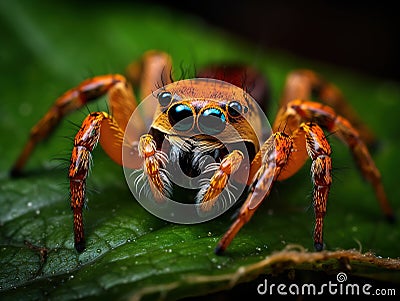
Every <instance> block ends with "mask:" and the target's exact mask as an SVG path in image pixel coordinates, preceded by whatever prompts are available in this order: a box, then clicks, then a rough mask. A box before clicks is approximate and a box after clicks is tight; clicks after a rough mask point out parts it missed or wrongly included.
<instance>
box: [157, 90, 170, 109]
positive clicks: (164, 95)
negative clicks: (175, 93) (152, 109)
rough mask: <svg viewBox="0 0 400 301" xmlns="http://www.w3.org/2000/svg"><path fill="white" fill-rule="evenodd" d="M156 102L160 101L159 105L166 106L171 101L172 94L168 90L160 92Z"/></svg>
mask: <svg viewBox="0 0 400 301" xmlns="http://www.w3.org/2000/svg"><path fill="white" fill-rule="evenodd" d="M157 98H158V102H159V103H160V106H162V107H166V106H168V105H169V104H170V103H171V101H172V94H171V93H170V92H165V91H164V92H161V93H159V94H158V95H157Z"/></svg>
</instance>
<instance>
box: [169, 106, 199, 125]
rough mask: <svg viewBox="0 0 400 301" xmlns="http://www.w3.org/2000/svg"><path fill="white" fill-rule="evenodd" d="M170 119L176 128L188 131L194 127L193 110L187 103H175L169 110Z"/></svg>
mask: <svg viewBox="0 0 400 301" xmlns="http://www.w3.org/2000/svg"><path fill="white" fill-rule="evenodd" d="M168 119H169V122H170V123H171V125H172V127H173V128H174V129H175V130H177V131H181V132H185V131H188V130H190V129H191V128H192V127H193V122H194V118H193V110H192V109H191V107H189V106H188V105H186V104H175V105H173V106H172V107H171V108H169V110H168Z"/></svg>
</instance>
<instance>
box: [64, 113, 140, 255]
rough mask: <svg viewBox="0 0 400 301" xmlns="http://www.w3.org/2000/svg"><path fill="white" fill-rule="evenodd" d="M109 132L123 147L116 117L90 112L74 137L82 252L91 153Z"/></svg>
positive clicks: (73, 181)
mask: <svg viewBox="0 0 400 301" xmlns="http://www.w3.org/2000/svg"><path fill="white" fill-rule="evenodd" d="M105 131H107V132H108V134H111V135H112V137H113V138H114V140H113V141H108V143H111V144H115V145H117V146H119V149H120V151H121V149H122V147H123V145H122V144H123V136H124V132H123V131H122V129H121V128H120V127H119V125H118V123H117V122H116V121H115V119H114V118H113V117H111V116H110V115H109V114H107V113H105V112H95V113H91V114H89V115H88V116H87V117H86V118H85V119H84V121H83V123H82V126H81V128H80V129H79V131H78V133H77V134H76V136H75V139H74V147H73V149H72V155H71V161H70V167H69V173H68V177H69V180H70V193H71V208H72V211H73V215H74V237H75V238H74V242H75V248H76V250H77V251H79V252H81V251H83V250H84V248H85V238H84V229H83V217H82V208H83V207H84V204H85V199H86V179H87V176H88V173H89V171H90V164H91V161H92V155H91V153H92V151H93V149H94V148H95V147H96V145H97V143H98V142H99V140H100V133H101V134H103V132H105ZM136 157H137V155H136ZM136 164H137V163H136Z"/></svg>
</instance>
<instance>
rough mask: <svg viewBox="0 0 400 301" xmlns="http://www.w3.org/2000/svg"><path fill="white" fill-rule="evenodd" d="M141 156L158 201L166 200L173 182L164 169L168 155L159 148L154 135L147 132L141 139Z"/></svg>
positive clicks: (151, 188) (152, 190)
mask: <svg viewBox="0 0 400 301" xmlns="http://www.w3.org/2000/svg"><path fill="white" fill-rule="evenodd" d="M139 156H140V157H141V158H143V161H144V163H143V164H144V165H143V171H144V174H145V175H146V177H147V179H148V183H149V185H150V190H151V192H152V194H153V196H154V198H155V200H156V202H158V203H162V202H163V201H164V197H165V196H167V195H169V194H170V190H171V184H170V181H169V179H168V177H167V176H166V173H165V171H164V170H163V167H164V166H163V165H165V164H166V163H167V162H164V161H165V160H167V158H166V156H163V153H161V151H158V150H157V145H156V142H155V140H154V139H153V137H152V136H151V135H149V134H145V135H143V136H141V137H140V140H139Z"/></svg>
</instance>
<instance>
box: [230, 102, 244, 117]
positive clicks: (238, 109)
mask: <svg viewBox="0 0 400 301" xmlns="http://www.w3.org/2000/svg"><path fill="white" fill-rule="evenodd" d="M247 111H248V108H247V107H244V106H242V105H241V104H240V103H239V102H238V101H231V102H230V103H229V104H228V114H229V116H231V117H233V118H236V117H239V116H240V115H242V114H244V113H247Z"/></svg>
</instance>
